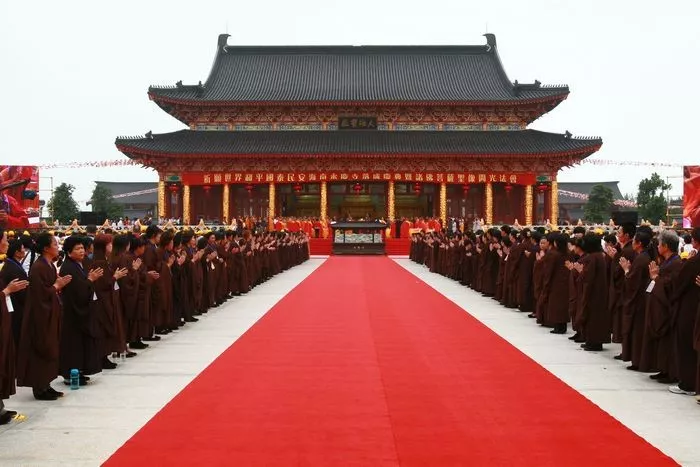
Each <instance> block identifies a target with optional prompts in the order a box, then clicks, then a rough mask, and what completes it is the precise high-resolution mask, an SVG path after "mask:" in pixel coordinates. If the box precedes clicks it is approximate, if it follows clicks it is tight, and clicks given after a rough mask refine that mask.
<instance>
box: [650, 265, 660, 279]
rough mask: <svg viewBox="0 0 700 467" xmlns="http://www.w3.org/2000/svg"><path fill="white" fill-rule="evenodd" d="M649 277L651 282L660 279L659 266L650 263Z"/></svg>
mask: <svg viewBox="0 0 700 467" xmlns="http://www.w3.org/2000/svg"><path fill="white" fill-rule="evenodd" d="M649 277H650V278H651V280H656V278H657V277H659V265H658V264H656V263H654V262H652V263H649Z"/></svg>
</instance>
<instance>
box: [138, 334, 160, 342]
mask: <svg viewBox="0 0 700 467" xmlns="http://www.w3.org/2000/svg"><path fill="white" fill-rule="evenodd" d="M141 340H144V341H146V342H157V341H159V340H160V336H155V335H154V336H151V337H144V338H143V339H141Z"/></svg>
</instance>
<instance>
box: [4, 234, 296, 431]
mask: <svg viewBox="0 0 700 467" xmlns="http://www.w3.org/2000/svg"><path fill="white" fill-rule="evenodd" d="M26 243H27V242H26V241H23V240H22V239H16V240H13V241H12V242H8V240H7V235H6V233H5V232H0V253H3V252H5V253H6V255H7V259H6V261H5V262H4V263H3V264H2V269H1V270H0V294H2V295H3V296H2V297H0V318H1V320H0V339H1V340H0V401H1V400H2V399H7V398H8V397H9V396H11V395H12V394H14V393H15V387H16V385H19V386H26V387H31V388H32V390H33V394H34V397H35V398H36V399H38V400H47V401H52V400H56V399H58V398H59V397H61V396H62V395H63V393H62V392H61V391H58V390H56V389H54V388H53V387H52V386H51V383H52V382H53V381H54V380H55V379H56V377H57V376H62V377H63V378H64V382H65V383H66V384H69V382H70V377H71V372H72V371H73V370H78V372H79V384H80V385H81V386H85V385H87V384H88V382H89V381H90V376H91V375H94V374H96V373H99V372H101V371H102V370H105V369H113V368H115V367H116V366H117V363H116V362H115V361H113V360H112V359H114V357H116V356H122V357H125V358H129V357H133V356H135V355H136V352H134V350H141V349H145V348H147V347H148V346H149V343H151V342H156V341H159V340H160V339H161V337H160V336H162V335H165V334H169V333H170V332H173V331H175V330H177V329H179V328H180V327H182V326H184V325H185V324H186V323H194V322H197V321H198V318H197V317H196V316H198V315H201V314H203V313H207V311H208V310H210V309H212V308H214V307H217V306H219V305H221V304H222V303H224V302H226V301H227V300H229V299H231V298H232V297H234V296H237V295H241V294H245V293H247V292H249V291H250V290H251V289H252V288H253V287H255V286H257V285H259V284H261V283H263V282H265V281H267V280H268V279H270V278H271V277H272V276H274V275H276V274H278V273H280V272H282V271H284V270H287V269H289V268H290V267H293V266H295V265H298V264H300V263H302V262H304V261H305V260H306V259H308V257H309V249H308V238H307V236H306V235H305V234H304V233H297V234H290V233H276V232H266V233H259V234H251V233H250V232H245V233H244V235H242V236H239V235H237V234H235V233H234V232H233V231H217V232H208V233H205V234H204V235H201V236H199V237H196V236H195V235H194V233H193V232H191V231H183V232H173V231H162V230H161V229H160V228H159V227H157V226H149V227H148V229H147V230H146V232H145V233H144V235H142V236H136V235H132V234H127V235H112V234H111V233H110V232H109V231H106V232H104V233H100V234H98V235H96V236H95V237H94V238H93V237H89V236H79V235H71V236H68V237H65V238H64V239H63V242H62V245H59V241H58V239H57V237H55V236H53V235H51V234H50V233H48V232H44V233H41V234H39V235H38V236H37V237H36V238H35V239H33V241H32V246H31V248H32V250H33V251H34V252H35V253H34V254H33V255H32V256H34V257H35V259H34V261H33V263H32V264H31V266H30V267H29V273H28V274H27V272H26V270H25V268H23V267H22V262H23V261H24V259H25V257H27V255H28V249H27V248H26V247H25V245H26ZM14 415H15V413H14V412H12V411H8V410H5V409H4V405H0V424H3V423H7V422H8V421H9V420H10V419H11V418H12V417H13V416H14Z"/></svg>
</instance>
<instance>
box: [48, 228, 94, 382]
mask: <svg viewBox="0 0 700 467" xmlns="http://www.w3.org/2000/svg"><path fill="white" fill-rule="evenodd" d="M63 251H64V252H65V255H66V258H65V260H64V262H63V265H62V266H61V272H60V274H61V276H64V277H65V276H70V277H71V281H70V283H69V284H68V285H66V286H65V287H64V288H63V292H62V293H61V301H62V304H63V323H62V325H61V349H60V358H59V373H60V374H61V376H63V378H64V381H65V382H67V384H70V373H71V370H73V369H76V370H78V371H79V372H80V379H79V382H80V385H81V386H85V385H86V384H87V383H88V381H89V380H90V377H89V375H94V374H95V373H99V372H101V371H102V356H103V355H102V348H101V344H102V338H103V337H104V335H103V334H102V332H101V329H100V327H99V324H98V322H97V319H96V318H97V316H96V315H95V314H94V313H91V310H90V303H91V302H92V299H93V296H94V295H95V289H94V285H93V284H94V281H95V280H97V278H98V277H100V275H101V274H102V273H103V271H102V270H98V269H93V270H92V271H90V272H89V273H88V272H87V271H85V269H84V268H83V260H84V259H85V247H84V245H83V243H82V241H81V239H80V238H79V237H77V236H71V237H68V238H67V239H66V240H65V241H64V242H63Z"/></svg>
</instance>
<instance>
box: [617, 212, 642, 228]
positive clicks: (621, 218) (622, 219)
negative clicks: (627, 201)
mask: <svg viewBox="0 0 700 467" xmlns="http://www.w3.org/2000/svg"><path fill="white" fill-rule="evenodd" d="M612 220H613V222H614V223H615V225H622V224H627V223H630V222H631V223H632V224H634V225H637V224H638V222H639V213H638V212H637V211H617V212H613V213H612Z"/></svg>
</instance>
